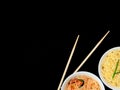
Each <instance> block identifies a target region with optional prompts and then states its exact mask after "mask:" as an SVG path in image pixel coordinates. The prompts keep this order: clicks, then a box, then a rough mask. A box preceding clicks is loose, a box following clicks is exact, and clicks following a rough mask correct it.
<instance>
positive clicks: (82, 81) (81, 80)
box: [78, 79, 84, 88]
mask: <svg viewBox="0 0 120 90" xmlns="http://www.w3.org/2000/svg"><path fill="white" fill-rule="evenodd" d="M78 80H79V81H80V82H81V83H82V84H81V85H80V86H79V88H81V87H82V86H83V85H84V80H83V79H78Z"/></svg>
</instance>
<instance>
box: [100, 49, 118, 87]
mask: <svg viewBox="0 0 120 90" xmlns="http://www.w3.org/2000/svg"><path fill="white" fill-rule="evenodd" d="M100 71H101V74H102V77H103V78H104V80H105V81H106V82H107V83H108V84H109V85H111V86H113V87H118V88H120V49H119V50H118V49H117V50H112V51H111V52H108V53H107V54H106V56H105V57H104V58H103V60H102V62H101V66H100Z"/></svg>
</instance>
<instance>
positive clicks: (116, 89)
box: [98, 46, 120, 90]
mask: <svg viewBox="0 0 120 90" xmlns="http://www.w3.org/2000/svg"><path fill="white" fill-rule="evenodd" d="M118 49H120V46H117V47H113V48H110V49H108V50H107V51H105V52H104V53H103V55H102V56H101V58H100V61H99V63H98V74H99V77H100V79H101V80H102V82H103V83H104V84H105V85H106V86H107V87H108V88H110V89H113V90H120V88H117V87H114V86H111V85H110V84H108V83H107V82H106V80H105V79H104V78H103V77H102V75H101V72H100V71H101V68H100V66H101V63H102V60H103V58H104V57H105V56H106V55H107V54H108V53H109V52H111V51H113V50H118Z"/></svg>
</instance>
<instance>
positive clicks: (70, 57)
mask: <svg viewBox="0 0 120 90" xmlns="http://www.w3.org/2000/svg"><path fill="white" fill-rule="evenodd" d="M109 32H110V31H107V33H106V34H105V35H104V36H103V37H102V38H101V39H100V41H99V42H98V43H97V44H96V45H95V47H94V48H93V49H92V50H91V51H90V53H89V54H88V55H87V56H86V58H85V59H84V60H83V61H82V63H81V64H80V65H79V66H78V67H77V69H76V70H75V71H74V73H76V72H77V71H78V70H79V69H80V68H81V67H82V66H83V64H84V63H85V62H86V61H87V60H88V58H89V57H90V56H91V55H92V53H93V52H94V51H95V50H96V49H97V47H98V46H99V45H100V44H101V43H102V41H103V40H104V39H105V37H106V36H107V35H108V34H109ZM78 39H79V35H78V36H77V38H76V41H75V44H74V46H73V48H72V51H71V54H70V56H69V59H68V62H67V64H66V67H65V70H64V72H63V75H62V78H61V80H60V83H59V86H58V89H57V90H60V87H61V84H62V82H63V79H64V77H65V74H66V72H67V69H68V66H69V64H70V61H71V59H72V56H73V53H74V51H75V47H76V45H77V42H78Z"/></svg>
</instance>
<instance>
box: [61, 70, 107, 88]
mask: <svg viewBox="0 0 120 90" xmlns="http://www.w3.org/2000/svg"><path fill="white" fill-rule="evenodd" d="M78 75H88V76H89V77H91V78H93V79H95V80H96V81H97V82H98V83H99V85H100V87H101V90H105V87H104V85H103V83H102V81H101V80H100V79H99V78H98V76H97V75H95V74H93V73H91V72H88V71H79V72H76V73H73V74H71V75H69V76H68V77H67V78H66V79H65V80H64V82H63V84H62V86H61V90H64V88H65V86H66V84H67V83H68V81H69V80H70V79H71V78H73V77H75V76H78Z"/></svg>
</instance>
